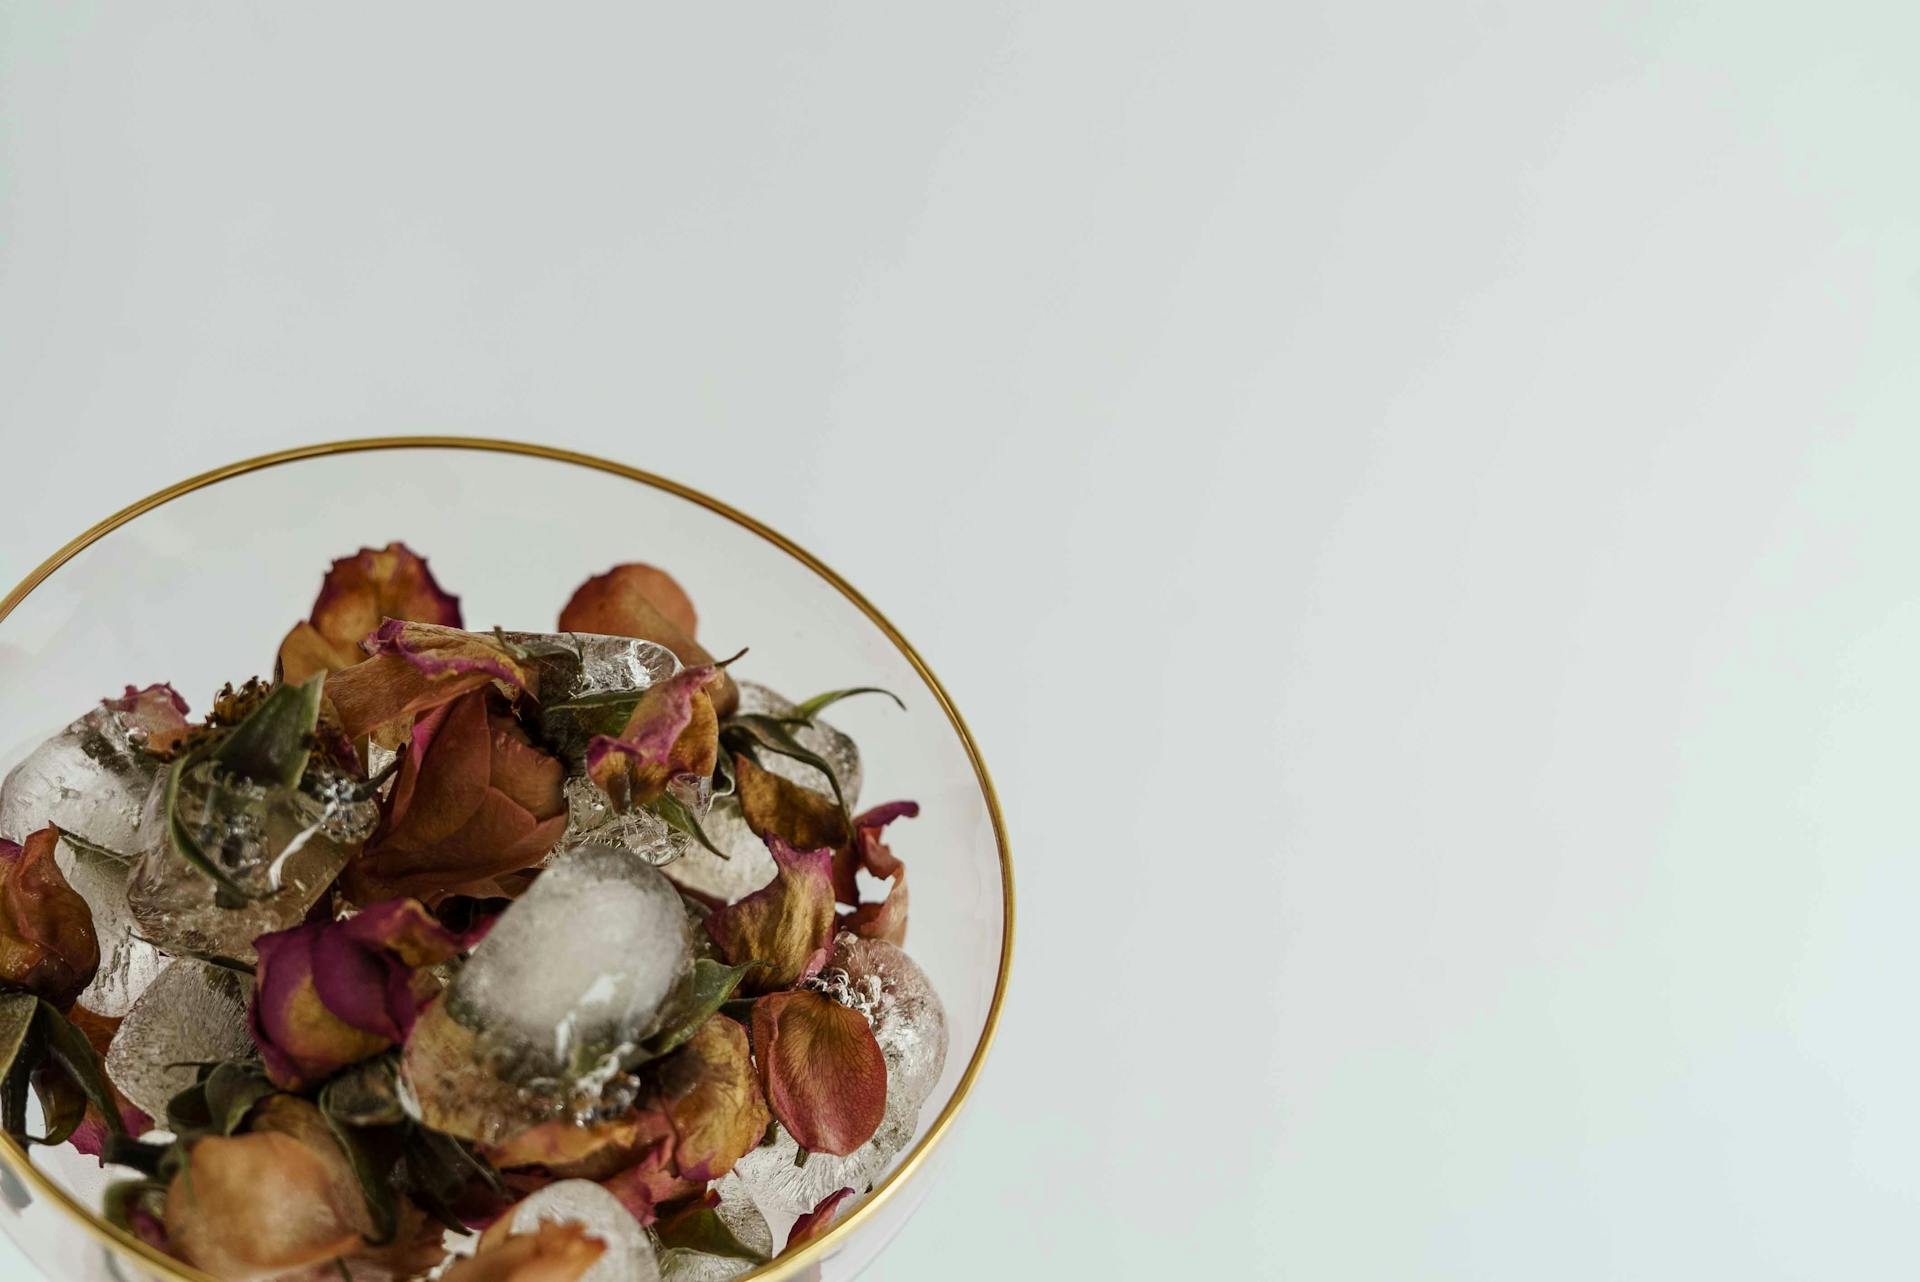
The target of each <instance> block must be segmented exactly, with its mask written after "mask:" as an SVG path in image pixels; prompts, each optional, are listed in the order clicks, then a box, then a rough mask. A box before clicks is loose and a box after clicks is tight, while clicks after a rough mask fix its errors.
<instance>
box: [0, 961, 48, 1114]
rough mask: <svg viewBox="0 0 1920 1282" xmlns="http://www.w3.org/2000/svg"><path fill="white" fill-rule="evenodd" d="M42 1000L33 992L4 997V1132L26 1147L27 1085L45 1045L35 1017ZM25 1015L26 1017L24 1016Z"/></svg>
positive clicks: (0, 1069) (0, 1091) (0, 1042)
mask: <svg viewBox="0 0 1920 1282" xmlns="http://www.w3.org/2000/svg"><path fill="white" fill-rule="evenodd" d="M39 1010H40V999H39V998H38V997H35V996H34V995H33V994H32V993H3V994H0V1057H4V1063H3V1064H0V1130H5V1131H6V1133H7V1134H8V1135H11V1136H12V1137H13V1138H14V1139H16V1140H18V1141H19V1142H20V1144H21V1145H22V1146H23V1147H24V1146H25V1145H26V1144H27V1143H28V1142H29V1140H28V1136H27V1083H28V1082H29V1081H30V1080H31V1079H32V1077H33V1070H34V1068H35V1067H36V1066H37V1065H38V1064H39V1062H40V1056H41V1045H40V1038H39V1035H38V1024H37V1022H36V1020H35V1018H34V1016H35V1015H37V1014H38V1013H39ZM23 1016H24V1017H23Z"/></svg>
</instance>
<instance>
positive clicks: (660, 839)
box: [555, 775, 694, 864]
mask: <svg viewBox="0 0 1920 1282" xmlns="http://www.w3.org/2000/svg"><path fill="white" fill-rule="evenodd" d="M566 794H567V830H566V832H564V833H562V834H561V836H560V841H559V843H558V844H557V845H556V847H555V850H556V851H564V850H571V849H572V848H574V847H575V846H616V847H620V848H622V849H625V850H631V851H633V852H634V853H635V854H637V855H639V856H640V857H641V858H642V859H644V860H646V861H647V862H648V863H650V864H665V863H671V862H673V861H674V860H676V859H678V858H680V857H681V856H682V855H684V854H686V852H687V849H688V847H690V846H692V845H693V844H694V841H693V838H691V837H689V836H688V835H687V834H686V833H683V832H681V831H680V830H679V829H677V828H670V827H668V826H667V821H666V820H664V819H662V818H660V816H658V815H656V814H654V813H653V812H652V811H651V810H647V809H645V808H643V807H639V806H635V807H633V808H632V809H630V810H627V811H624V812H621V811H616V810H614V808H613V805H612V803H611V802H609V801H608V800H607V794H606V793H604V792H602V791H601V790H600V785H599V784H596V783H595V782H594V781H593V780H591V779H588V778H586V777H585V776H582V775H576V776H574V777H573V778H571V779H568V780H567V783H566Z"/></svg>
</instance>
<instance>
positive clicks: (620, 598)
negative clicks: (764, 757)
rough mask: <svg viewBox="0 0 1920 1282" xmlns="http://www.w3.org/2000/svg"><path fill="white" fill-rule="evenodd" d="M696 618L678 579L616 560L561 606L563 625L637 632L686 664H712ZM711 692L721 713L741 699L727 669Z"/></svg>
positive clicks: (608, 632) (613, 633)
mask: <svg viewBox="0 0 1920 1282" xmlns="http://www.w3.org/2000/svg"><path fill="white" fill-rule="evenodd" d="M694 621H695V620H694V613H693V603H692V602H691V601H689V600H688V599H687V595H686V593H685V592H682V591H681V590H680V585H679V584H677V583H674V582H673V580H672V579H671V578H670V577H668V576H667V574H666V573H665V572H664V571H661V570H656V569H654V568H653V567H652V566H650V565H616V566H614V567H613V569H611V570H608V571H607V572H606V573H605V574H596V575H595V576H594V577H592V578H591V579H588V580H587V581H586V582H585V583H582V584H581V585H580V587H579V588H578V589H577V590H576V591H575V592H574V594H573V597H572V598H571V599H570V600H569V601H568V602H567V605H566V608H565V609H563V610H561V611H560V628H561V630H562V631H565V632H593V633H598V634H600V635H602V636H615V637H639V638H640V639H641V640H642V641H651V642H653V643H654V644H655V645H663V646H665V647H666V648H667V649H669V650H671V651H673V653H674V657H675V658H677V659H679V660H680V662H682V663H684V664H686V665H687V666H688V667H690V668H698V667H707V666H711V665H712V664H713V655H711V654H710V653H708V652H707V650H706V648H705V647H704V646H702V645H701V644H700V643H699V642H698V641H695V640H694V639H693V633H694V627H693V624H694ZM711 693H712V696H713V706H714V708H715V709H716V710H717V711H718V712H719V714H720V715H721V716H722V717H727V716H731V715H732V714H733V710H734V709H735V708H737V707H738V706H739V704H740V692H739V690H737V689H736V688H735V687H734V684H733V679H732V678H731V677H729V676H727V674H726V673H725V672H722V673H721V674H720V676H719V678H718V680H716V681H715V682H714V686H713V690H712V692H711Z"/></svg>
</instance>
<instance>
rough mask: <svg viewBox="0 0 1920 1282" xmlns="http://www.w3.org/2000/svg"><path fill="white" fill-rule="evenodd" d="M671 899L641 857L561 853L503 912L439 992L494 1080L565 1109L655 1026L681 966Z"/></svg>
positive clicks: (680, 915)
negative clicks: (558, 1101)
mask: <svg viewBox="0 0 1920 1282" xmlns="http://www.w3.org/2000/svg"><path fill="white" fill-rule="evenodd" d="M692 949H693V940H692V930H691V928H690V926H689V924H688V920H687V913H686V909H685V908H684V907H683V906H682V902H681V899H680V894H679V892H678V891H676V890H675V889H674V888H673V885H672V883H671V882H669V881H668V880H667V879H666V878H665V877H663V876H662V875H661V874H660V872H659V871H658V870H656V869H655V868H654V867H653V866H652V865H651V864H649V863H648V862H647V861H646V860H645V859H644V858H643V857H642V856H640V855H638V854H635V853H634V852H632V851H629V850H623V849H620V848H618V847H613V846H582V847H579V848H578V849H575V850H570V851H566V852H564V853H562V854H561V855H560V856H559V857H558V858H556V859H555V860H554V862H553V863H552V864H551V865H550V866H549V867H548V868H547V869H546V870H545V871H543V872H542V873H541V874H540V876H539V877H538V878H537V879H536V880H535V881H534V883H533V886H532V888H531V889H529V890H528V891H527V893H526V894H524V895H522V896H521V897H520V898H519V899H517V900H515V901H514V903H513V904H512V905H511V906H510V907H509V908H508V909H507V910H506V912H504V913H502V914H501V916H500V920H499V921H497V922H495V923H494V926H493V929H492V930H490V931H489V932H488V933H487V937H486V938H485V939H484V940H482V941H481V942H480V944H479V946H478V947H477V948H475V949H474V953H473V956H472V957H471V958H470V959H469V960H468V962H467V964H466V965H465V966H464V967H463V968H462V969H461V971H460V974H459V976H458V977H457V978H456V979H455V980H454V982H453V987H452V988H451V989H449V990H448V993H447V1009H448V1011H449V1013H450V1014H451V1015H452V1016H453V1018H454V1019H456V1020H457V1021H458V1022H460V1023H461V1024H463V1025H465V1026H466V1027H468V1028H470V1029H473V1030H474V1031H475V1032H476V1033H478V1035H479V1044H478V1052H479V1053H480V1054H481V1055H483V1056H484V1057H485V1058H486V1059H487V1060H488V1062H489V1064H490V1066H491V1067H492V1068H493V1069H494V1071H496V1072H497V1073H498V1074H499V1075H500V1076H501V1077H502V1078H504V1079H506V1080H509V1081H514V1082H518V1083H520V1084H522V1085H523V1086H526V1087H527V1088H528V1089H531V1090H536V1091H552V1092H554V1093H557V1094H560V1095H562V1096H565V1097H566V1098H568V1099H569V1101H570V1102H571V1103H572V1105H573V1107H574V1108H575V1109H576V1111H579V1110H581V1109H584V1108H587V1107H590V1106H591V1100H592V1097H593V1095H594V1094H595V1093H596V1092H597V1091H598V1090H600V1089H601V1088H602V1087H604V1086H605V1085H606V1084H607V1083H608V1082H609V1081H611V1080H613V1079H614V1078H615V1077H616V1076H617V1075H618V1074H619V1072H620V1070H621V1068H622V1067H623V1063H622V1061H623V1060H624V1058H625V1057H626V1056H627V1055H628V1054H629V1053H630V1052H631V1051H632V1050H633V1049H634V1047H635V1046H636V1045H637V1044H638V1043H639V1042H640V1041H641V1040H642V1039H643V1038H645V1037H646V1036H647V1035H648V1034H649V1033H652V1032H653V1031H654V1030H655V1029H656V1027H657V1026H658V1023H659V1020H660V1018H661V1014H662V1007H663V1005H664V1004H665V1002H666V999H667V997H668V995H669V994H671V993H672V992H673V990H674V988H675V986H676V985H677V984H678V983H679V982H680V980H681V977H682V976H683V975H685V974H686V973H687V971H688V969H689V968H690V967H691V965H692Z"/></svg>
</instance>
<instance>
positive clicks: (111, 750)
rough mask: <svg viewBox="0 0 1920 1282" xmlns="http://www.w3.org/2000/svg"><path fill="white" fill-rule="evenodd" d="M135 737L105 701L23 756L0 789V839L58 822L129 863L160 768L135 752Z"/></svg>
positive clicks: (17, 837) (17, 838)
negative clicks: (124, 858)
mask: <svg viewBox="0 0 1920 1282" xmlns="http://www.w3.org/2000/svg"><path fill="white" fill-rule="evenodd" d="M138 738H139V736H138V732H136V731H135V730H134V729H133V728H132V727H131V726H130V725H129V724H128V723H127V720H126V718H125V717H124V716H123V715H122V714H121V713H119V712H116V711H114V710H113V709H112V708H109V707H107V706H106V705H105V704H104V703H103V704H100V705H99V706H98V707H96V708H94V709H93V711H91V712H89V713H87V714H86V715H85V716H83V717H81V718H80V719H79V720H78V721H75V722H74V723H73V724H72V725H69V726H68V727H67V728H66V729H65V730H62V731H61V732H60V733H59V734H57V735H54V736H53V737H52V738H51V739H48V740H47V741H46V742H45V743H43V744H41V745H40V746H39V747H38V748H35V749H34V750H33V751H32V752H30V753H28V754H27V756H26V757H25V759H23V760H22V761H21V762H20V764H19V765H17V766H15V767H14V768H13V769H12V770H11V771H9V772H8V774H7V778H6V782H5V783H4V784H0V837H5V838H7V839H9V840H12V841H24V840H26V838H27V834H29V833H32V832H37V831H38V830H39V829H41V828H44V827H46V826H47V825H48V824H50V823H52V824H58V825H60V827H62V828H64V829H66V830H67V831H68V832H74V833H78V834H79V835H80V836H82V837H84V838H86V839H87V840H88V841H91V842H93V843H94V844H96V845H99V846H103V847H105V848H106V849H108V850H112V851H115V852H117V853H120V854H124V855H126V856H127V857H128V858H129V859H131V858H132V857H133V856H134V855H135V854H136V853H137V852H138V851H139V849H140V847H141V846H142V845H143V844H144V835H143V832H142V828H141V824H142V819H143V813H144V807H145V805H146V801H147V794H148V793H149V792H150V791H151V790H152V788H153V784H154V780H155V778H156V777H157V776H158V775H159V774H160V772H161V766H160V763H159V762H157V761H156V760H154V758H152V757H150V756H148V755H147V754H146V753H145V752H143V751H141V749H140V747H139V743H138Z"/></svg>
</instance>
